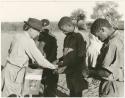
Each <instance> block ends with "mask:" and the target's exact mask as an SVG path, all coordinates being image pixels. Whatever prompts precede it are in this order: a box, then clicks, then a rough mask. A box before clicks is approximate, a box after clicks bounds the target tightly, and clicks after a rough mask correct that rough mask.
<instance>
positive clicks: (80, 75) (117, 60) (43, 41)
mask: <svg viewBox="0 0 125 98" xmlns="http://www.w3.org/2000/svg"><path fill="white" fill-rule="evenodd" d="M24 23H25V24H24V28H23V29H24V31H25V32H24V33H21V34H16V36H15V37H14V39H13V41H12V43H11V46H10V49H9V55H8V57H7V62H6V66H5V67H4V69H3V70H2V88H1V89H2V96H4V97H6V96H13V95H15V96H21V94H22V91H23V83H24V77H25V73H26V67H28V65H29V64H28V63H29V59H30V60H31V62H30V63H32V64H35V65H36V63H37V64H38V65H39V68H42V69H44V71H43V75H42V81H41V83H42V84H44V96H45V97H55V96H56V95H57V94H56V93H57V92H56V91H57V83H58V78H59V74H61V73H64V74H66V83H67V87H68V89H69V91H70V95H69V96H70V97H82V91H83V90H85V89H88V81H87V79H88V78H96V79H99V80H100V81H101V83H100V86H99V96H100V97H104V96H108V97H113V96H114V97H117V96H120V97H122V96H123V92H124V89H123V88H124V77H123V74H124V69H123V68H124V67H123V65H124V62H123V59H124V44H123V39H121V37H120V33H119V32H118V31H117V30H114V29H113V27H112V26H111V24H110V23H109V21H108V20H106V19H101V18H99V19H96V20H95V21H94V22H93V23H92V25H91V28H90V33H86V32H87V31H86V28H85V29H84V27H79V26H78V25H74V23H73V21H72V18H71V17H67V16H65V17H62V18H61V19H60V21H59V22H58V27H59V29H60V30H61V31H63V33H64V34H65V35H66V37H65V39H64V45H63V56H62V57H61V58H57V41H56V38H55V37H54V36H53V35H52V34H50V32H49V29H47V28H45V27H46V26H47V24H49V22H48V21H47V20H42V21H41V20H38V19H35V18H29V19H28V21H25V22H24ZM36 38H37V40H38V42H39V44H38V45H36V43H35V41H34V40H36ZM97 38H98V39H99V40H100V41H99V40H98V39H97ZM102 42H103V45H102V44H99V43H102ZM94 46H95V47H94ZM97 47H99V48H97ZM46 59H47V60H46Z"/></svg>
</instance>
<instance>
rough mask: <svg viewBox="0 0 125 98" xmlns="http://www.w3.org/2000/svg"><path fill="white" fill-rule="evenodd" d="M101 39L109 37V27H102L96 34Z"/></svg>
mask: <svg viewBox="0 0 125 98" xmlns="http://www.w3.org/2000/svg"><path fill="white" fill-rule="evenodd" d="M94 35H95V36H96V37H98V39H99V40H101V41H102V42H104V41H105V40H106V39H107V38H108V32H107V28H101V29H100V30H99V31H98V32H96V33H95V34H94Z"/></svg>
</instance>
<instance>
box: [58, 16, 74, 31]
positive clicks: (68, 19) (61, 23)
mask: <svg viewBox="0 0 125 98" xmlns="http://www.w3.org/2000/svg"><path fill="white" fill-rule="evenodd" d="M64 25H73V22H72V18H71V17H67V16H64V17H62V18H61V19H60V21H59V23H58V27H59V29H61V27H62V26H64Z"/></svg>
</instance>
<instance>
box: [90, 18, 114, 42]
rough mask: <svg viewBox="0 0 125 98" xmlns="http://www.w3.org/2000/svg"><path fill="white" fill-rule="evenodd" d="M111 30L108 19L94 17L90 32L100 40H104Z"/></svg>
mask: <svg viewBox="0 0 125 98" xmlns="http://www.w3.org/2000/svg"><path fill="white" fill-rule="evenodd" d="M112 32H113V28H112V26H111V24H110V23H109V21H108V20H106V19H102V18H99V19H96V20H95V21H94V23H93V24H92V26H91V33H92V34H93V35H95V36H97V37H98V38H99V39H100V40H101V41H105V40H106V39H107V38H108V37H109V36H110V35H111V34H112Z"/></svg>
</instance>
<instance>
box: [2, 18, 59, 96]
mask: <svg viewBox="0 0 125 98" xmlns="http://www.w3.org/2000/svg"><path fill="white" fill-rule="evenodd" d="M24 23H25V24H24V27H23V29H24V31H25V32H24V33H18V34H16V35H15V37H14V39H13V41H12V43H11V46H10V49H9V55H8V57H7V62H6V66H5V68H4V69H3V70H2V81H1V82H2V85H1V86H2V91H3V92H2V96H3V97H7V96H11V95H13V96H20V95H21V92H22V87H23V80H24V77H25V72H26V67H27V66H28V61H29V58H30V59H32V61H33V62H36V63H38V65H39V66H41V67H42V68H49V69H56V68H57V66H54V65H53V64H51V63H50V62H49V61H47V60H46V59H45V58H44V56H43V55H42V54H41V52H40V51H39V50H38V48H37V47H36V44H35V42H34V40H33V39H35V38H36V37H37V36H38V35H39V33H40V31H41V30H42V23H41V21H40V20H37V19H35V18H29V20H28V21H25V22H24Z"/></svg>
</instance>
